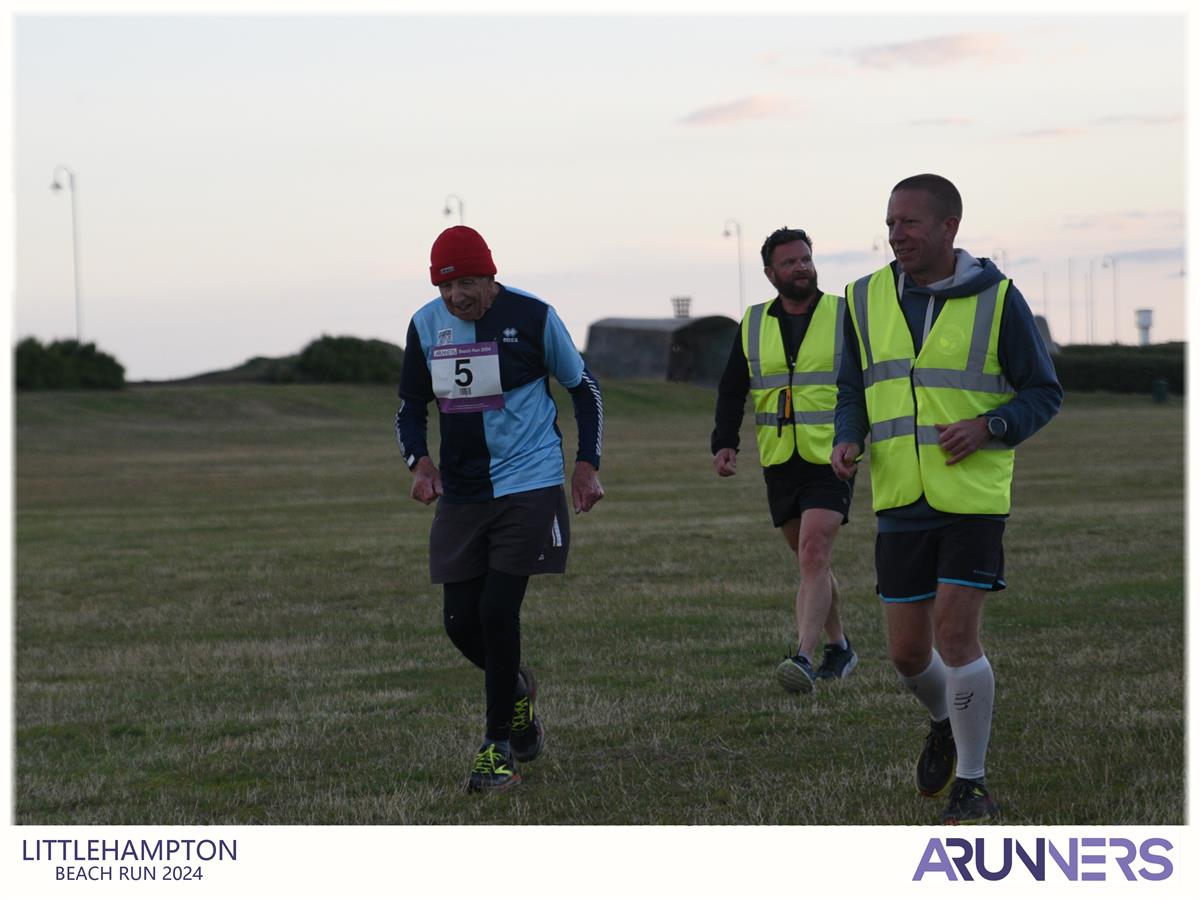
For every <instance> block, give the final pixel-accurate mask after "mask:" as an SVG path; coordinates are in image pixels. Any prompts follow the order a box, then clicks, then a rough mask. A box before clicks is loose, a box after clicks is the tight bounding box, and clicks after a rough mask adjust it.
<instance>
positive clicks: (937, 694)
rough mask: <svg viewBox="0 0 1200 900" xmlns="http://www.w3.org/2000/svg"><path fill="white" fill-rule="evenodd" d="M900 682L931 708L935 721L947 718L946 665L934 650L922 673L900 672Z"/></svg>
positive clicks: (925, 705)
mask: <svg viewBox="0 0 1200 900" xmlns="http://www.w3.org/2000/svg"><path fill="white" fill-rule="evenodd" d="M896 674H898V675H900V683H901V684H903V685H904V686H905V687H906V688H908V689H909V690H910V691H912V692H913V694H915V695H916V698H917V699H918V700H920V701H921V705H922V706H924V707H925V708H926V709H927V710H929V717H930V718H931V719H933V720H934V721H935V722H940V721H942V720H943V719H945V718H946V715H947V709H946V665H945V663H943V662H942V658H941V657H940V656H938V652H937V650H934V651H933V659H931V660H930V661H929V665H928V666H926V667H925V671H924V672H922V673H921V674H920V675H903V674H901V673H899V672H897V673H896Z"/></svg>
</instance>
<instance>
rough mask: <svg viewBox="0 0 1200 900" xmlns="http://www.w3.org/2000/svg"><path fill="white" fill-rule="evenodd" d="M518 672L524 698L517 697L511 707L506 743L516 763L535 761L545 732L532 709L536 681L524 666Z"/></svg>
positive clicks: (543, 740)
mask: <svg viewBox="0 0 1200 900" xmlns="http://www.w3.org/2000/svg"><path fill="white" fill-rule="evenodd" d="M520 672H521V678H522V679H523V680H524V682H525V696H524V697H518V698H517V702H516V703H515V704H514V705H513V717H512V725H511V727H510V731H509V738H508V741H509V744H510V746H511V747H512V754H513V757H514V758H515V759H516V760H517V762H529V761H530V760H533V759H537V756H538V754H539V753H541V752H542V746H543V745H544V744H545V743H546V731H545V729H543V728H542V720H541V719H539V718H538V715H537V713H536V712H534V708H533V704H534V701H536V700H537V679H536V678H534V677H533V672H531V671H530V670H529V669H527V668H525V666H521V669H520Z"/></svg>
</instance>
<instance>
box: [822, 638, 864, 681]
mask: <svg viewBox="0 0 1200 900" xmlns="http://www.w3.org/2000/svg"><path fill="white" fill-rule="evenodd" d="M857 665H858V654H857V653H855V652H854V648H853V647H852V646H850V638H846V649H845V650H843V649H842V648H841V647H839V646H838V645H837V644H826V645H825V655H824V656H823V657H821V665H819V666H818V667H817V672H816V675H815V676H814V677H815V678H816V679H817V680H818V681H820V680H821V679H825V678H834V679H842V678H845V677H846V676H848V675H849V674H850V673H851V672H853V671H854V667H855V666H857Z"/></svg>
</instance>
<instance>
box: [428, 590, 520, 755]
mask: <svg viewBox="0 0 1200 900" xmlns="http://www.w3.org/2000/svg"><path fill="white" fill-rule="evenodd" d="M528 584H529V576H528V575H509V574H507V573H506V572H497V571H495V570H488V572H487V573H486V574H484V575H480V576H479V577H478V578H472V579H471V580H470V581H458V582H455V583H453V584H446V585H443V589H444V602H443V605H442V621H443V623H444V624H445V626H446V634H447V635H449V636H450V640H451V641H453V642H454V646H455V647H457V648H458V649H459V651H460V652H461V653H462V655H463V656H465V657H466V658H467V659H469V660H470V661H471V662H473V663H474V664H475V665H477V666H478V667H479V668H481V669H483V672H484V677H483V682H484V689H485V691H486V692H487V724H486V730H485V732H484V740H487V741H506V740H508V732H509V726H510V724H511V723H512V714H513V703H514V702H515V700H516V692H517V669H518V668H519V667H520V665H521V601H522V600H524V599H525V588H526V587H527V586H528Z"/></svg>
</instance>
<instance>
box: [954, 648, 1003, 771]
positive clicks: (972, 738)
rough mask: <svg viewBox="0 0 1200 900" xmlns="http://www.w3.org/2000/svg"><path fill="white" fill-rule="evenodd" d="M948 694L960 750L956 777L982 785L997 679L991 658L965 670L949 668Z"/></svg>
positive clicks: (981, 659)
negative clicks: (989, 660)
mask: <svg viewBox="0 0 1200 900" xmlns="http://www.w3.org/2000/svg"><path fill="white" fill-rule="evenodd" d="M946 694H947V697H948V699H949V701H950V727H951V728H952V729H953V731H954V746H955V747H956V748H957V750H958V767H957V770H956V772H955V774H956V775H957V776H958V777H959V778H971V779H974V780H975V781H982V780H983V773H984V765H983V764H984V760H985V759H986V757H987V748H988V740H989V738H990V737H991V734H992V703H993V702H994V700H995V697H996V677H995V675H994V674H993V673H992V664H991V663H990V662H988V658H987V657H986V656H981V657H979V659H977V660H975V661H974V662H969V663H967V664H966V665H965V666H947V667H946Z"/></svg>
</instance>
